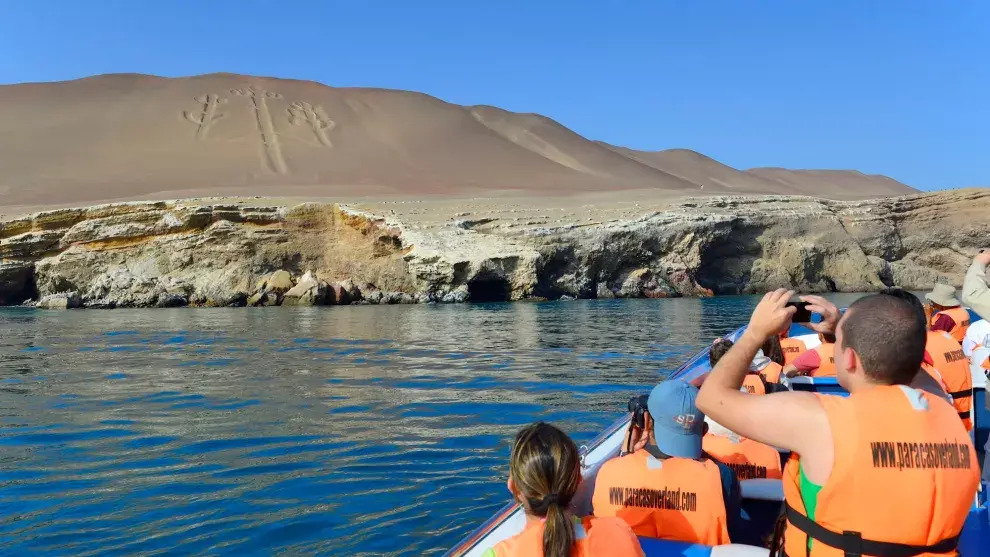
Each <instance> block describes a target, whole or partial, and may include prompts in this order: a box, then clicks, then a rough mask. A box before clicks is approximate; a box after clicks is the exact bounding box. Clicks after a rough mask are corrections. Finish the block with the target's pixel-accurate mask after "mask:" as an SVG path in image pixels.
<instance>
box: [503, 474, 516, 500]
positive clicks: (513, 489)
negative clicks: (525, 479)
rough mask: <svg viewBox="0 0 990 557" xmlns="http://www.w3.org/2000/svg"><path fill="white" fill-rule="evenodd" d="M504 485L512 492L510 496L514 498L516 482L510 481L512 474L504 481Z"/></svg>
mask: <svg viewBox="0 0 990 557" xmlns="http://www.w3.org/2000/svg"><path fill="white" fill-rule="evenodd" d="M505 487H506V488H508V489H509V493H511V494H512V498H513V499H515V498H516V484H514V483H512V476H509V479H508V480H506V482H505Z"/></svg>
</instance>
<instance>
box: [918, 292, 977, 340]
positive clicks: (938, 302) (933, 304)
mask: <svg viewBox="0 0 990 557" xmlns="http://www.w3.org/2000/svg"><path fill="white" fill-rule="evenodd" d="M925 299H926V300H928V308H927V309H926V311H925V314H926V315H931V318H930V319H929V320H928V328H929V329H930V330H932V331H945V332H946V333H948V334H949V336H951V337H952V338H953V339H955V341H956V342H962V341H963V339H964V338H966V329H968V328H969V312H968V311H966V309H965V308H963V307H962V304H960V303H959V300H957V299H956V289H955V288H953V287H952V286H950V285H948V284H936V285H935V287H934V288H932V291H931V292H929V293H928V294H925Z"/></svg>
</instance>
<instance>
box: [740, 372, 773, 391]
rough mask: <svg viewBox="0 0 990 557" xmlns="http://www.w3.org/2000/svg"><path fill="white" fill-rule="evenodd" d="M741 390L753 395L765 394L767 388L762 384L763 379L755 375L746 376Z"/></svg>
mask: <svg viewBox="0 0 990 557" xmlns="http://www.w3.org/2000/svg"><path fill="white" fill-rule="evenodd" d="M742 390H744V391H746V392H747V393H749V394H753V395H765V394H767V386H766V385H764V384H763V378H762V377H760V376H759V375H758V374H755V373H748V374H746V378H745V379H743V386H742Z"/></svg>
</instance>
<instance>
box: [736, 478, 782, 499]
mask: <svg viewBox="0 0 990 557" xmlns="http://www.w3.org/2000/svg"><path fill="white" fill-rule="evenodd" d="M739 487H740V488H742V496H743V499H755V500H758V501H783V500H784V484H783V483H781V481H780V480H771V479H767V478H755V479H752V480H740V481H739Z"/></svg>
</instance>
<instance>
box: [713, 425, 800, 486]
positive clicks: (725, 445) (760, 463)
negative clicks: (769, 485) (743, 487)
mask: <svg viewBox="0 0 990 557" xmlns="http://www.w3.org/2000/svg"><path fill="white" fill-rule="evenodd" d="M701 446H702V447H703V448H704V449H705V452H706V453H708V454H709V455H711V457H712V458H715V459H717V460H718V461H719V462H721V463H722V464H725V465H726V466H728V467H729V468H732V470H733V471H735V473H736V476H737V477H738V478H739V479H740V480H751V479H754V478H770V479H774V480H777V479H780V477H781V469H780V453H779V452H777V449H775V448H773V447H771V446H770V445H764V444H763V443H760V442H759V441H753V440H752V439H746V438H745V437H739V438H735V439H734V438H732V437H725V436H724V435H715V434H713V433H709V434H708V435H705V437H704V439H702V441H701Z"/></svg>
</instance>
